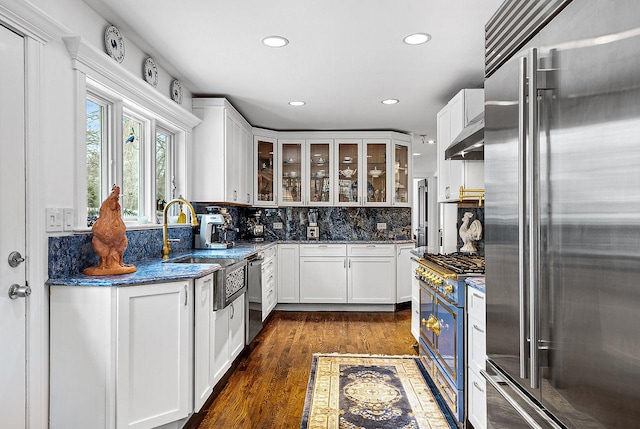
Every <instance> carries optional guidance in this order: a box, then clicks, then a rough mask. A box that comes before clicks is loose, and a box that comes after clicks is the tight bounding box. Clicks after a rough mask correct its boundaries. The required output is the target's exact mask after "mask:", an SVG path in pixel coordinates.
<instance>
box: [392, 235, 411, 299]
mask: <svg viewBox="0 0 640 429" xmlns="http://www.w3.org/2000/svg"><path fill="white" fill-rule="evenodd" d="M413 249H414V245H413V244H412V243H410V244H397V245H396V303H401V302H409V301H411V293H412V292H411V284H412V280H413V272H412V271H411V256H412V254H411V251H412V250H413Z"/></svg>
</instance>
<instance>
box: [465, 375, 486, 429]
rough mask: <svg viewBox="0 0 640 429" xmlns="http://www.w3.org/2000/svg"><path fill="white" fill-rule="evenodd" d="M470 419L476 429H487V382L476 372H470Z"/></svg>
mask: <svg viewBox="0 0 640 429" xmlns="http://www.w3.org/2000/svg"><path fill="white" fill-rule="evenodd" d="M468 375H469V384H468V386H467V387H468V392H469V393H468V395H467V396H468V398H469V405H468V411H467V412H468V419H469V421H470V422H471V424H472V425H473V427H474V429H485V428H486V427H487V394H486V391H487V381H486V380H485V379H484V377H482V376H481V375H478V374H477V373H476V372H475V371H469V374H468Z"/></svg>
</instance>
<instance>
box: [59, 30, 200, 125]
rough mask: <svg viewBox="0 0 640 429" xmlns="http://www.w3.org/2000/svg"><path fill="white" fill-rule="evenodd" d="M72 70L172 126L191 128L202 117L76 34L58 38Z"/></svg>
mask: <svg viewBox="0 0 640 429" xmlns="http://www.w3.org/2000/svg"><path fill="white" fill-rule="evenodd" d="M62 40H63V41H64V44H65V46H66V48H67V51H68V52H69V56H70V57H71V64H72V67H73V69H74V70H78V71H80V72H82V73H84V74H85V75H86V76H87V77H88V78H90V79H91V80H94V81H96V82H97V83H99V84H101V85H103V86H105V87H107V88H109V89H111V90H113V91H116V92H118V93H119V94H121V95H123V96H124V97H126V98H127V99H129V100H131V101H133V102H134V103H137V104H139V105H140V106H142V107H143V108H146V109H150V110H152V111H153V112H155V113H156V114H158V115H160V116H161V117H163V118H165V119H167V120H169V121H170V122H171V123H173V124H174V125H176V126H180V127H181V128H183V129H185V130H189V131H190V130H191V129H192V128H194V127H195V126H197V125H198V124H199V123H200V122H202V120H201V119H200V118H198V117H197V116H195V115H194V114H193V113H191V112H189V111H188V110H186V109H185V108H183V107H182V106H180V105H179V104H177V103H175V102H174V101H173V100H171V99H170V98H169V97H168V96H164V95H162V94H161V93H160V92H159V91H158V90H157V89H155V88H153V87H152V86H150V85H149V84H148V83H146V82H144V81H143V80H142V79H141V78H139V77H138V76H135V75H133V73H131V72H129V71H128V70H126V69H125V68H123V67H122V66H121V65H120V64H119V63H118V62H116V61H115V60H114V59H113V58H111V57H109V56H108V55H107V54H106V53H104V52H102V51H99V50H98V49H97V48H96V47H95V46H93V45H92V44H90V43H88V42H87V41H86V40H84V39H83V38H82V37H80V36H64V37H62Z"/></svg>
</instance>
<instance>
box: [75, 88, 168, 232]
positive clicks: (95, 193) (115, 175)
mask: <svg viewBox="0 0 640 429" xmlns="http://www.w3.org/2000/svg"><path fill="white" fill-rule="evenodd" d="M85 104H86V107H85V110H86V128H87V129H86V149H85V155H86V182H87V195H86V207H87V209H86V210H87V223H86V224H87V226H89V227H90V226H92V225H93V224H94V223H95V221H96V220H97V219H98V215H99V211H100V206H101V205H102V202H103V201H104V200H105V199H106V197H107V196H108V194H109V193H110V192H111V186H112V185H113V184H117V185H119V186H120V196H121V205H122V218H123V220H124V221H125V223H127V224H136V223H147V221H150V222H151V223H157V222H158V221H161V220H162V210H163V209H164V204H165V203H166V202H167V201H169V200H170V199H172V198H173V197H174V196H175V171H174V163H173V159H174V145H175V140H176V138H175V134H176V133H175V132H171V131H169V127H168V126H160V125H158V119H157V118H154V117H153V115H152V114H151V113H149V112H148V111H146V110H144V109H141V108H139V106H136V105H134V104H133V103H130V102H128V101H127V100H118V99H115V98H113V97H111V98H110V97H109V95H108V94H103V93H100V94H93V93H89V94H88V95H87V98H86V100H85ZM115 117H120V118H121V121H122V122H121V124H117V125H121V127H119V126H118V127H116V124H115V123H114V121H113V120H112V118H115ZM167 125H168V124H167ZM109 130H113V131H112V132H109ZM112 135H113V137H112ZM152 136H155V138H153V137H152ZM116 142H120V143H119V144H116ZM108 166H110V167H108ZM143 218H144V220H143Z"/></svg>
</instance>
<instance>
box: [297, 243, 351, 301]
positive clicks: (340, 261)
mask: <svg viewBox="0 0 640 429" xmlns="http://www.w3.org/2000/svg"><path fill="white" fill-rule="evenodd" d="M301 247H305V245H302V246H301ZM345 274H346V260H345V257H344V256H301V257H300V303H308V304H344V303H346V302H347V277H346V275H345Z"/></svg>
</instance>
